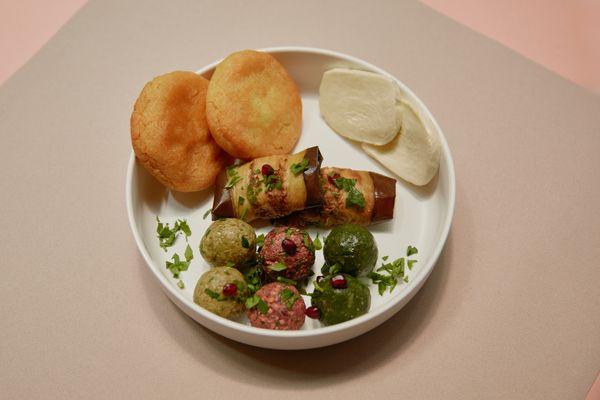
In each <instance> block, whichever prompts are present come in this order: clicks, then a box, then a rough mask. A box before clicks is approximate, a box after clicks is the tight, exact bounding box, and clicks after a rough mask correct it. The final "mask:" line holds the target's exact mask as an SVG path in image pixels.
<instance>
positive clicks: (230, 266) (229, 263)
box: [225, 261, 235, 268]
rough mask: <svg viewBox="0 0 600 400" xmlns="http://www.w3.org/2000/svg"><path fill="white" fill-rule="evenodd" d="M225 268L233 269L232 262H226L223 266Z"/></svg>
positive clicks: (233, 264)
mask: <svg viewBox="0 0 600 400" xmlns="http://www.w3.org/2000/svg"><path fill="white" fill-rule="evenodd" d="M225 266H226V267H229V268H233V267H235V263H234V262H233V261H227V263H226V264H225Z"/></svg>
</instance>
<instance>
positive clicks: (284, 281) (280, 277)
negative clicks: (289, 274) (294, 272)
mask: <svg viewBox="0 0 600 400" xmlns="http://www.w3.org/2000/svg"><path fill="white" fill-rule="evenodd" d="M277 282H281V283H287V284H288V285H292V286H296V285H297V284H298V282H296V281H295V280H293V279H288V278H285V277H283V276H278V277H277Z"/></svg>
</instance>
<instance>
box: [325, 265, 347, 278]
mask: <svg viewBox="0 0 600 400" xmlns="http://www.w3.org/2000/svg"><path fill="white" fill-rule="evenodd" d="M341 271H342V267H341V266H340V265H339V264H333V265H331V266H329V265H327V264H323V266H322V267H321V274H323V275H325V276H326V275H335V274H337V273H338V272H341Z"/></svg>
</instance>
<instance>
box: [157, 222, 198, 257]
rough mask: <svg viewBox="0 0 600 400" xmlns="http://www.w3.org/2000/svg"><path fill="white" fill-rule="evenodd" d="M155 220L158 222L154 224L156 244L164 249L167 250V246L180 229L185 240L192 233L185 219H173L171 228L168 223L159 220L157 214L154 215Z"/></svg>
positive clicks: (171, 242)
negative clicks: (173, 222)
mask: <svg viewBox="0 0 600 400" xmlns="http://www.w3.org/2000/svg"><path fill="white" fill-rule="evenodd" d="M156 222H157V223H158V224H157V225H156V234H157V236H158V244H159V245H160V247H161V248H162V249H163V250H164V251H167V247H171V246H173V243H175V239H176V238H177V235H178V233H179V232H180V231H181V232H183V233H184V235H185V240H186V241H187V239H188V237H189V236H191V234H192V230H191V229H190V227H189V225H188V223H187V221H186V220H185V219H178V220H177V221H175V224H174V225H173V228H172V229H171V227H170V226H169V223H162V222H160V219H159V218H158V216H157V217H156Z"/></svg>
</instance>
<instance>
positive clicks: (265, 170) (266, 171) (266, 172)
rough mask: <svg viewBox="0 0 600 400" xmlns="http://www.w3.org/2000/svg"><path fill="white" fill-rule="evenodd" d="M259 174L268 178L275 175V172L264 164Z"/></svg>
mask: <svg viewBox="0 0 600 400" xmlns="http://www.w3.org/2000/svg"><path fill="white" fill-rule="evenodd" d="M260 173H261V174H263V175H266V176H269V175H273V174H274V173H275V170H274V169H273V167H271V166H270V165H269V164H264V165H263V166H262V167H261V169H260Z"/></svg>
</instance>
